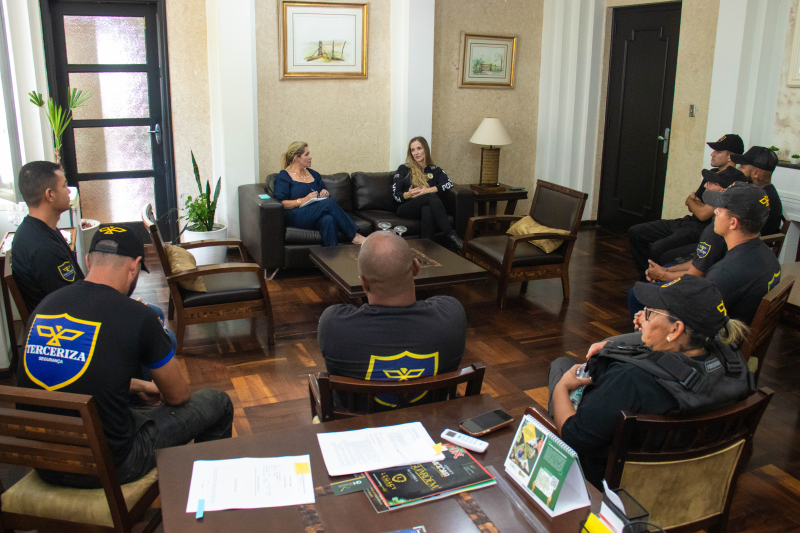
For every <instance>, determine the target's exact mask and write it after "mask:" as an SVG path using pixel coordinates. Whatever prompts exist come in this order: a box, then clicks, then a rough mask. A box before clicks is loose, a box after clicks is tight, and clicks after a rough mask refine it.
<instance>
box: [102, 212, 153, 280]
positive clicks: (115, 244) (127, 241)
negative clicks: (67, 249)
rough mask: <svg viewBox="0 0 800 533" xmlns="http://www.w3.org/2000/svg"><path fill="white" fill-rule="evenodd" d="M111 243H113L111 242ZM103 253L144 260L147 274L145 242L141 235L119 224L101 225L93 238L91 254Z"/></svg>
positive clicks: (143, 267) (143, 265)
mask: <svg viewBox="0 0 800 533" xmlns="http://www.w3.org/2000/svg"><path fill="white" fill-rule="evenodd" d="M109 241H111V242H109ZM92 252H103V253H105V254H116V255H124V256H125V257H133V258H134V259H136V258H137V257H141V258H142V270H144V271H145V272H147V273H148V274H149V273H150V271H149V270H148V269H147V265H145V264H144V242H142V238H141V237H140V236H139V234H138V233H137V232H136V231H134V230H132V229H130V228H127V227H125V226H122V225H119V224H101V225H100V227H99V228H97V233H95V234H94V237H92V244H91V245H90V246H89V253H92Z"/></svg>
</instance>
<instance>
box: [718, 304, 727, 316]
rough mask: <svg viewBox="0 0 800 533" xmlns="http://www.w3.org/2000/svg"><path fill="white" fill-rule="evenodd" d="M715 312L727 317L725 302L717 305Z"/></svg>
mask: <svg viewBox="0 0 800 533" xmlns="http://www.w3.org/2000/svg"><path fill="white" fill-rule="evenodd" d="M717 311H719V312H720V313H722V314H723V315H725V316H728V310H727V309H725V302H720V303H719V305H718V306H717Z"/></svg>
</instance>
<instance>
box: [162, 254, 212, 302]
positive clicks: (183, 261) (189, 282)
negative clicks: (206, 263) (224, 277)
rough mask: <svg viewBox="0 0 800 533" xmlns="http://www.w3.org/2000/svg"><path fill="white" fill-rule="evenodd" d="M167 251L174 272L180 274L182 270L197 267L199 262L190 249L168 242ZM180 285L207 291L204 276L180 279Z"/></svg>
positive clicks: (198, 290) (189, 288)
mask: <svg viewBox="0 0 800 533" xmlns="http://www.w3.org/2000/svg"><path fill="white" fill-rule="evenodd" d="M166 252H167V260H168V261H169V267H170V268H171V269H172V272H173V273H174V274H179V273H181V272H185V271H186V270H192V269H193V268H197V262H196V261H195V259H194V256H193V255H192V254H191V253H190V252H189V250H184V249H183V248H181V247H180V246H175V245H173V244H168V245H167V249H166ZM178 285H180V286H181V287H183V288H184V289H186V290H190V291H197V292H207V291H206V284H205V283H204V282H203V276H198V277H196V278H192V279H184V280H180V281H178Z"/></svg>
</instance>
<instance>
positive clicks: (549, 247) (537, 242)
mask: <svg viewBox="0 0 800 533" xmlns="http://www.w3.org/2000/svg"><path fill="white" fill-rule="evenodd" d="M506 233H508V234H509V235H528V234H530V233H560V234H562V235H569V233H570V232H569V231H567V230H564V229H555V228H548V227H547V226H542V225H541V224H539V223H538V222H536V221H535V220H533V218H532V217H531V216H530V215H528V216H526V217H523V218H521V219H520V220H518V221H517V222H515V223H514V225H513V226H511V227H510V228H508V231H507V232H506ZM528 242H529V243H531V244H532V245H534V246H536V247H538V248H541V249H542V250H543V251H544V252H545V253H547V254H549V253H551V252H554V251H555V250H556V249H557V248H558V247H559V246H561V244H562V243H563V242H564V241H563V239H531V240H530V241H528Z"/></svg>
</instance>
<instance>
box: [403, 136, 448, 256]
mask: <svg viewBox="0 0 800 533" xmlns="http://www.w3.org/2000/svg"><path fill="white" fill-rule="evenodd" d="M452 187H453V182H452V181H450V178H449V177H447V174H445V173H444V170H442V169H441V168H439V167H437V166H435V165H434V164H433V160H432V159H431V150H430V148H429V147H428V141H426V140H425V138H424V137H414V138H413V139H411V142H409V143H408V154H407V155H406V162H405V163H403V164H402V165H400V166H399V167H398V168H397V172H396V173H395V175H394V182H393V183H392V195H393V196H394V199H395V200H396V201H397V202H398V203H399V204H400V205H399V206H398V208H397V214H398V215H400V216H401V217H403V218H411V219H417V220H419V221H420V222H421V225H422V228H421V234H422V237H423V238H425V239H432V238H433V235H434V233H435V232H436V229H438V230H439V231H441V232H443V233H444V234H445V236H446V237H447V239H448V240H449V241H450V242H451V243H452V244H453V246H454V247H455V248H457V249H459V250H460V249H461V248H462V247H463V246H464V241H462V240H461V239H460V238H459V237H458V235H456V232H455V230H454V229H453V227H452V226H451V225H450V221H449V220H448V219H447V212H446V211H445V209H444V204H443V203H442V196H443V195H445V194H447V191H449V190H450V189H451V188H452Z"/></svg>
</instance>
